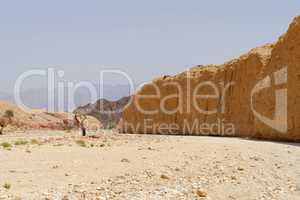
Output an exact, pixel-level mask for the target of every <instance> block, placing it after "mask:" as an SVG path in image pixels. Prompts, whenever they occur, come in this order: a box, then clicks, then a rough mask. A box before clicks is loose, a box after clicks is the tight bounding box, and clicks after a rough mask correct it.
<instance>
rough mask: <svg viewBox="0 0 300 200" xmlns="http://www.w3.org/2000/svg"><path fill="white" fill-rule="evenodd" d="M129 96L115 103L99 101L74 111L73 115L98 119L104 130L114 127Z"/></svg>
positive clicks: (104, 100)
mask: <svg viewBox="0 0 300 200" xmlns="http://www.w3.org/2000/svg"><path fill="white" fill-rule="evenodd" d="M130 98H131V97H130V96H128V97H123V98H121V99H119V100H117V101H109V100H106V99H99V100H98V101H97V102H96V103H94V104H87V105H85V106H81V107H79V108H77V109H75V110H74V113H80V114H84V115H89V116H92V117H95V118H96V119H98V120H99V121H100V122H101V124H102V125H103V127H104V128H112V127H114V126H116V125H117V124H118V123H119V121H120V118H121V115H122V112H123V109H124V107H125V106H127V104H128V102H129V100H130Z"/></svg>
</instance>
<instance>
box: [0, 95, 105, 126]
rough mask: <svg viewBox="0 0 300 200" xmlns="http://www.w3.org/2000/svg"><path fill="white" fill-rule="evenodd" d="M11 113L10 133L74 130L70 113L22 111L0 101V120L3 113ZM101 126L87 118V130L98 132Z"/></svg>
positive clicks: (72, 117)
mask: <svg viewBox="0 0 300 200" xmlns="http://www.w3.org/2000/svg"><path fill="white" fill-rule="evenodd" d="M8 110H9V111H12V112H13V113H14V117H13V118H12V122H11V123H10V127H9V129H11V131H14V130H17V129H20V130H24V129H37V130H38V129H47V130H66V129H69V128H75V125H73V124H72V123H73V121H74V120H73V119H74V114H72V113H49V112H44V111H41V110H22V109H20V108H18V107H17V106H16V105H15V104H12V103H9V102H4V101H0V118H1V117H2V116H3V115H4V113H5V111H8ZM100 128H102V124H101V123H100V122H99V121H98V120H97V119H95V118H94V117H88V129H89V130H98V129H100Z"/></svg>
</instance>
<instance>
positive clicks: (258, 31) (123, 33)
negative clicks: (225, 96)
mask: <svg viewBox="0 0 300 200" xmlns="http://www.w3.org/2000/svg"><path fill="white" fill-rule="evenodd" d="M299 14H300V1H299V0H289V1H282V0H281V1H279V0H277V1H275V0H250V1H242V0H226V1H220V0H218V1H217V0H207V1H202V0H186V1H183V0H180V1H179V0H149V1H143V0H119V1H115V0H109V1H108V0H107V1H104V0H48V1H41V0H24V1H21V0H18V1H17V0H7V1H4V0H2V1H0V55H1V59H0V67H1V74H0V78H1V85H0V90H7V89H9V88H11V87H12V85H13V83H14V80H15V79H16V77H17V76H18V75H19V74H21V73H22V72H24V71H26V70H29V69H33V68H34V69H35V68H41V69H42V68H47V67H55V68H57V69H62V70H65V73H66V78H67V79H69V80H76V81H79V80H91V81H96V80H97V77H98V71H99V70H100V69H103V68H119V69H122V70H124V71H126V72H128V74H129V75H130V76H132V77H134V80H135V81H136V82H140V81H145V80H150V79H152V78H154V77H157V76H160V75H163V74H175V73H178V72H181V71H183V70H185V69H186V68H188V67H191V66H193V65H196V64H208V63H223V62H224V61H226V60H228V59H230V58H233V57H237V56H239V55H240V54H242V53H245V52H247V51H248V50H249V49H250V48H253V47H256V46H260V45H262V44H264V43H268V42H273V41H276V40H277V38H278V37H279V36H280V35H281V34H282V33H284V32H285V31H286V30H287V27H288V25H289V23H290V22H291V21H292V19H293V17H294V16H296V15H299ZM112 82H113V81H112ZM31 86H39V83H38V82H36V83H35V84H34V85H31ZM28 87H29V85H28Z"/></svg>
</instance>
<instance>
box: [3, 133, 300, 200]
mask: <svg viewBox="0 0 300 200" xmlns="http://www.w3.org/2000/svg"><path fill="white" fill-rule="evenodd" d="M0 144H1V146H0V200H2V199H3V200H4V199H30V200H31V199H64V200H67V199H70V200H71V199H103V200H105V199H120V200H121V199H122V200H125V199H128V200H135V199H147V200H148V199H149V200H152V199H153V200H157V199H158V200H159V199H161V200H165V199H174V200H177V199H207V200H208V199H211V200H227V199H229V200H234V199H236V200H243V199H249V200H250V199H251V200H254V199H274V200H280V199H282V200H289V199H292V200H297V199H300V144H297V143H294V144H293V143H275V142H268V141H253V140H244V139H239V138H220V137H219V138H217V137H192V136H190V137H183V136H159V135H124V134H122V135H119V134H116V133H113V131H109V130H108V131H100V132H98V133H94V134H93V135H92V136H90V137H86V138H83V137H81V136H79V135H78V133H66V132H58V131H53V132H47V131H44V132H39V131H31V132H28V133H8V134H6V135H4V136H0Z"/></svg>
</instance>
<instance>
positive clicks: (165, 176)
mask: <svg viewBox="0 0 300 200" xmlns="http://www.w3.org/2000/svg"><path fill="white" fill-rule="evenodd" d="M160 178H161V179H165V180H169V179H170V178H169V177H168V176H167V175H164V174H162V175H161V176H160Z"/></svg>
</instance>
